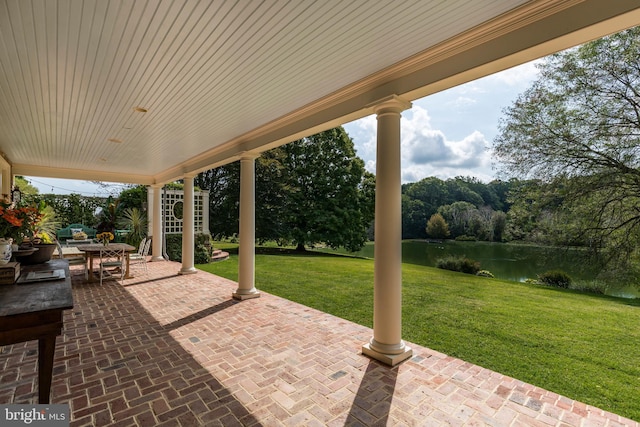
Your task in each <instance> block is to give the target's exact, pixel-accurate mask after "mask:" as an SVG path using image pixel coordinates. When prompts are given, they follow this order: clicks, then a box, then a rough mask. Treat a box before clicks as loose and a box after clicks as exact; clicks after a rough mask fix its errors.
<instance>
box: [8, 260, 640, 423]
mask: <svg viewBox="0 0 640 427" xmlns="http://www.w3.org/2000/svg"><path fill="white" fill-rule="evenodd" d="M179 269H180V265H179V264H176V263H172V262H158V263H151V264H149V274H148V275H144V274H140V275H139V276H138V277H136V278H134V279H129V280H127V281H125V283H124V286H122V285H120V284H116V283H115V282H106V283H105V284H103V286H102V287H100V286H99V285H98V284H86V283H83V282H82V278H81V276H80V272H79V271H75V274H74V275H73V285H74V301H75V308H74V309H73V310H70V311H68V312H67V314H66V316H65V331H64V335H63V336H61V337H58V341H57V348H56V360H55V365H54V378H53V387H52V403H69V404H70V410H71V415H72V422H71V425H72V426H103V425H118V426H189V427H191V426H198V425H202V426H215V425H223V426H234V425H249V426H253V425H256V426H258V425H263V426H280V425H285V426H301V425H305V426H344V425H350V426H362V425H366V426H370V425H379V426H383V425H390V426H514V427H515V426H562V427H567V426H581V427H587V426H603V427H606V426H611V427H614V426H634V427H640V426H639V424H638V423H636V422H633V421H630V420H628V419H624V418H621V417H619V416H617V415H614V414H611V413H608V412H604V411H602V410H600V409H597V408H594V407H591V406H588V405H585V404H583V403H580V402H576V401H574V400H571V399H568V398H566V397H562V396H559V395H557V394H555V393H552V392H549V391H546V390H542V389H540V388H537V387H533V386H531V385H529V384H525V383H523V382H521V381H518V380H515V379H512V378H508V377H505V376H503V375H500V374H498V373H495V372H492V371H489V370H487V369H483V368H481V367H478V366H475V365H472V364H470V363H466V362H464V361H462V360H458V359H454V358H452V357H448V356H446V355H444V354H441V353H437V352H435V351H432V350H430V349H428V348H424V347H421V346H418V345H414V344H410V345H411V347H412V348H413V350H414V357H413V358H412V359H411V360H409V361H407V362H405V363H403V364H401V365H400V366H399V367H396V368H389V367H386V366H383V365H381V364H379V363H377V362H375V361H372V360H370V359H368V358H367V357H364V356H362V355H361V354H360V347H361V345H362V343H364V342H366V341H367V340H369V338H370V337H371V335H372V331H371V330H370V329H368V328H365V327H362V326H358V325H355V324H353V323H350V322H347V321H345V320H342V319H339V318H336V317H333V316H331V315H328V314H325V313H322V312H319V311H316V310H313V309H310V308H308V307H305V306H301V305H299V304H295V303H292V302H289V301H287V300H284V299H281V298H278V297H275V296H272V295H269V294H266V293H262V296H261V297H260V298H258V299H253V300H247V301H244V302H236V301H234V300H232V299H231V293H232V292H233V291H234V290H235V289H236V284H235V283H233V282H230V281H228V280H225V279H222V278H219V277H216V276H213V275H210V274H207V273H203V272H200V273H198V274H195V275H188V276H178V275H177V274H176V272H177V271H178V270H179ZM36 361H37V345H36V343H35V342H30V343H26V344H20V345H14V346H7V347H4V348H2V349H1V351H0V372H1V373H0V403H34V402H35V400H36V390H37V389H36V388H35V387H36V384H35V383H36V371H35V369H36Z"/></svg>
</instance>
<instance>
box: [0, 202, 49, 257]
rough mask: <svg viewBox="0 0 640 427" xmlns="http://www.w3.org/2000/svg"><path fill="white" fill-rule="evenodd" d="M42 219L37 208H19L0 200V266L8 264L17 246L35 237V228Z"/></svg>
mask: <svg viewBox="0 0 640 427" xmlns="http://www.w3.org/2000/svg"><path fill="white" fill-rule="evenodd" d="M40 218H41V214H40V212H39V210H38V209H37V208H36V207H33V206H27V207H18V206H16V205H15V204H14V203H12V202H10V201H9V200H8V199H6V198H4V199H0V264H6V263H8V262H9V260H10V259H11V254H12V252H13V251H14V250H17V249H18V246H17V245H18V244H19V243H21V242H22V241H23V240H24V239H25V238H29V237H30V236H32V235H33V232H32V229H33V226H34V224H35V223H37V222H38V221H39V220H40ZM13 245H15V249H14V248H12V246H13Z"/></svg>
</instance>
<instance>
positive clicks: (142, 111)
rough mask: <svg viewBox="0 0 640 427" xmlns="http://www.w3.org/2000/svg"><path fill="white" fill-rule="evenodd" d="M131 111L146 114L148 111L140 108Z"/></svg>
mask: <svg viewBox="0 0 640 427" xmlns="http://www.w3.org/2000/svg"><path fill="white" fill-rule="evenodd" d="M133 111H135V112H138V113H146V112H147V111H149V110H147V109H146V108H142V107H136V108H134V109H133Z"/></svg>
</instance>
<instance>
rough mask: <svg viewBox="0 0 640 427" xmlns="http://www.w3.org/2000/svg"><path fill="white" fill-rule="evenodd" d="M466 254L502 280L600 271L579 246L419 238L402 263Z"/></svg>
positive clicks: (628, 293)
mask: <svg viewBox="0 0 640 427" xmlns="http://www.w3.org/2000/svg"><path fill="white" fill-rule="evenodd" d="M373 252H374V246H373V244H369V245H366V246H365V247H364V248H363V249H362V250H361V251H359V252H356V253H355V255H358V256H363V257H367V258H373ZM448 255H463V256H466V257H468V258H471V259H474V260H476V261H479V262H480V268H482V269H483V270H489V271H490V272H491V273H493V275H494V276H495V277H497V278H499V279H506V280H514V281H518V282H523V281H525V280H526V279H528V278H532V279H535V278H536V277H537V276H538V274H541V273H544V272H545V271H549V270H556V269H559V270H562V271H564V272H566V273H567V274H569V276H571V277H572V278H573V279H574V280H577V281H580V280H592V279H594V278H595V277H596V276H597V274H598V271H597V270H595V269H594V268H593V267H592V266H590V264H589V263H588V262H587V261H585V259H584V253H583V252H582V251H580V250H577V249H563V248H553V247H541V246H529V245H512V244H505V243H488V242H455V241H444V242H442V243H428V242H425V241H418V240H407V241H403V242H402V262H404V263H409V264H418V265H426V266H429V267H435V265H436V262H437V260H438V259H439V258H443V257H446V256H448ZM611 295H616V296H624V297H627V298H629V297H630V298H634V297H638V296H640V293H639V292H638V290H637V289H635V288H625V289H620V290H616V291H612V292H611Z"/></svg>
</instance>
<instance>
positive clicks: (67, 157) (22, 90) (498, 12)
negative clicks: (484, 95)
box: [0, 0, 640, 184]
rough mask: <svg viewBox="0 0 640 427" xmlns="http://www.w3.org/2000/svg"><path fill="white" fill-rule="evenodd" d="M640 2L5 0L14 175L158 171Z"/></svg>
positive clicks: (6, 107)
mask: <svg viewBox="0 0 640 427" xmlns="http://www.w3.org/2000/svg"><path fill="white" fill-rule="evenodd" d="M639 9H640V2H637V1H633V0H616V1H615V2H611V1H609V2H606V1H602V0H585V1H578V0H567V1H563V0H536V1H525V0H474V1H468V0H446V1H445V0H415V1H410V0H395V1H392V0H386V1H385V0H382V1H381V0H350V1H345V0H323V1H318V0H265V1H258V0H235V1H228V0H215V1H214V0H201V1H197V0H172V1H169V0H166V1H161V0H0V151H1V152H2V154H3V157H4V158H5V159H6V160H7V161H8V162H9V164H11V165H12V171H13V173H15V174H21V175H39V176H55V177H63V178H81V179H95V180H107V181H119V182H137V183H143V184H152V183H163V182H166V181H168V180H173V179H176V178H180V177H182V176H183V175H184V174H191V173H195V172H199V171H200V170H203V169H206V168H209V167H211V166H216V165H220V164H224V163H226V162H229V161H231V160H234V159H236V158H238V155H240V154H241V153H243V152H246V151H254V152H260V151H262V150H264V149H267V148H269V147H271V146H275V145H278V144H282V143H284V142H287V141H290V140H293V139H295V138H298V137H301V136H304V135H305V134H310V133H313V132H315V131H318V130H320V129H323V128H327V127H329V126H333V125H336V124H340V123H344V122H345V121H346V120H352V119H354V118H357V117H362V116H364V115H367V114H370V110H369V109H368V108H367V105H368V104H370V103H371V102H373V101H375V100H377V99H382V98H384V97H386V96H389V95H392V94H396V95H400V96H404V97H406V98H407V99H409V100H413V99H416V98H417V97H420V96H424V95H427V94H428V93H433V92H434V91H437V90H441V89H444V88H446V87H450V86H451V85H454V84H458V83H461V82H463V81H467V80H470V79H472V78H476V77H479V76H481V75H485V74H488V73H490V72H494V71H497V70H499V69H503V68H506V67H508V66H512V65H515V64H517V63H522V62H524V61H527V60H530V59H533V58H535V57H539V56H541V55H544V54H547V53H550V52H552V51H554V50H557V49H559V48H564V47H567V46H571V45H575V44H577V43H580V42H583V41H586V40H588V39H590V38H594V37H598V36H601V35H603V34H606V33H609V32H612V31H615V30H619V29H622V28H625V27H628V26H631V25H636V24H640V19H639V14H638V11H639ZM136 108H144V109H146V110H148V111H147V112H146V113H143V112H138V111H136ZM114 141H115V142H114Z"/></svg>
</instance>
